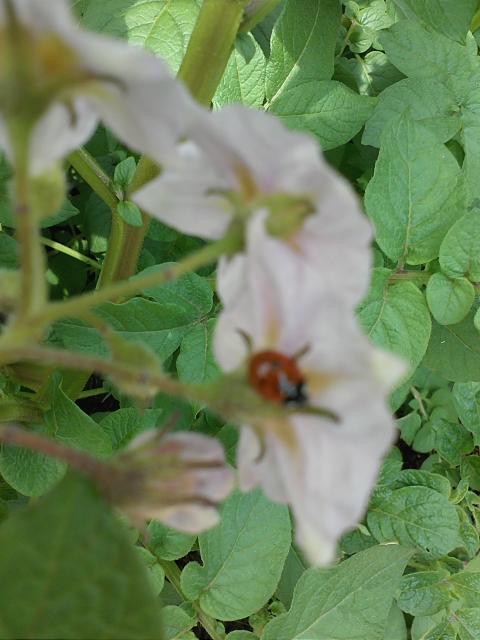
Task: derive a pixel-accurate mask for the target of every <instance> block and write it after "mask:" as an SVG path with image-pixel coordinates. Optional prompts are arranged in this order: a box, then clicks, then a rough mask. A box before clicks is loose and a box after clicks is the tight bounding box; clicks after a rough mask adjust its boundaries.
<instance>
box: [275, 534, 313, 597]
mask: <svg viewBox="0 0 480 640" xmlns="http://www.w3.org/2000/svg"><path fill="white" fill-rule="evenodd" d="M307 568H308V565H307V563H306V562H305V561H304V560H302V558H301V557H300V554H299V553H298V551H297V550H296V549H295V547H293V546H292V547H291V548H290V551H289V552H288V556H287V559H286V560H285V565H284V567H283V571H282V576H281V578H280V582H279V583H278V588H277V592H276V596H277V597H278V598H279V600H281V601H282V602H283V604H284V605H285V606H287V607H289V606H290V604H291V603H292V598H293V591H294V589H295V585H296V584H297V582H298V580H299V578H300V576H301V575H302V573H303V572H304V571H305V569H307Z"/></svg>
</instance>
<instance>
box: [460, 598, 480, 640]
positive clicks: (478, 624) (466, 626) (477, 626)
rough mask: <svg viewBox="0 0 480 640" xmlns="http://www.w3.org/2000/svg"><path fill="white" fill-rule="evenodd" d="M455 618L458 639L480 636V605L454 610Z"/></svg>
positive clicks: (471, 639)
mask: <svg viewBox="0 0 480 640" xmlns="http://www.w3.org/2000/svg"><path fill="white" fill-rule="evenodd" d="M477 604H478V602H477ZM455 619H456V621H457V629H458V637H459V639H460V640H478V638H479V637H480V607H477V608H475V609H473V608H472V609H460V611H455Z"/></svg>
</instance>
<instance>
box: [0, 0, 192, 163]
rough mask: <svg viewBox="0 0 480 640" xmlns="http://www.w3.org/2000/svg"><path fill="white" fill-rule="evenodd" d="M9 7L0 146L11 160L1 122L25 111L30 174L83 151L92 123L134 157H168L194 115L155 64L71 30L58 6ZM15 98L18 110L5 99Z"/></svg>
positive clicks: (63, 7)
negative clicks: (29, 119)
mask: <svg viewBox="0 0 480 640" xmlns="http://www.w3.org/2000/svg"><path fill="white" fill-rule="evenodd" d="M11 5H12V6H13V8H14V11H15V17H16V20H17V22H18V24H17V26H15V27H13V26H12V24H11V23H10V22H9V21H8V15H7V13H6V8H5V3H4V2H2V3H0V49H1V52H2V57H3V62H0V74H1V77H0V112H2V115H3V118H2V120H1V121H0V144H1V145H2V146H3V147H4V148H5V149H6V151H7V153H8V154H9V155H10V156H11V140H10V139H9V135H8V126H7V121H8V118H9V117H11V116H12V113H13V115H14V116H19V115H20V116H22V114H23V112H24V111H25V114H26V115H27V116H30V115H31V116H32V117H33V118H36V122H35V124H34V129H33V132H32V137H31V140H30V167H31V172H32V173H34V174H39V173H41V172H43V171H44V170H46V169H48V168H49V166H50V165H51V164H53V163H54V162H55V161H57V160H59V159H61V158H62V157H64V156H65V155H66V154H68V153H69V152H70V151H71V150H73V149H75V148H76V147H78V146H80V145H81V144H82V143H84V142H85V141H86V140H87V139H88V138H89V137H90V136H91V134H92V133H93V132H94V130H95V128H96V126H97V124H98V121H99V119H102V120H103V121H104V122H105V124H106V125H107V126H108V127H109V128H110V129H111V130H112V131H113V132H114V133H115V134H116V135H117V136H118V137H119V138H120V139H121V140H122V141H123V142H124V143H126V144H127V145H128V146H129V147H131V148H132V149H134V150H136V151H139V152H142V153H145V154H147V155H153V153H155V156H156V157H157V158H158V157H160V158H163V157H164V156H165V155H167V154H168V153H170V151H171V149H172V147H173V145H174V144H175V143H176V142H177V140H178V138H179V136H180V135H181V134H182V128H183V126H186V123H187V121H188V118H189V117H191V116H193V114H194V113H195V112H196V107H195V106H194V104H193V101H192V100H190V99H189V97H188V95H187V92H186V90H185V89H184V88H183V87H182V86H181V84H180V83H178V82H177V81H176V80H175V79H174V78H172V77H171V75H170V73H169V71H168V69H167V67H166V66H165V65H164V64H163V63H162V62H161V61H160V60H159V59H158V58H156V57H155V56H153V55H151V54H150V53H147V52H146V51H144V50H142V49H141V48H138V47H132V46H129V45H127V44H126V43H123V42H121V41H117V40H115V39H112V38H109V37H106V36H102V35H99V34H96V33H91V32H88V31H85V30H82V29H80V28H78V27H77V26H76V24H75V22H74V20H73V17H72V16H71V14H70V11H69V9H68V6H67V3H66V2H65V1H64V0H12V2H11ZM15 29H16V30H17V32H15ZM12 33H14V34H15V37H14V38H13V37H12V38H10V36H11V35H12ZM9 34H10V36H9ZM10 39H11V40H12V42H10ZM10 45H11V47H12V48H11V50H10V51H9V57H7V58H6V57H5V55H4V53H5V51H6V50H7V49H8V47H9V46H10ZM6 60H7V62H6ZM8 60H10V63H11V64H10V66H9V63H8ZM12 60H13V62H12ZM20 61H22V62H20ZM20 65H23V66H22V67H21V74H20V73H19V69H20ZM22 74H23V81H20V80H19V77H20V75H22ZM12 83H13V85H14V88H15V91H13V90H12ZM15 92H16V93H17V94H18V100H17V102H18V104H17V102H12V100H11V99H10V98H11V96H13V95H14V94H15ZM6 96H7V97H6ZM27 110H30V111H29V113H26V112H27Z"/></svg>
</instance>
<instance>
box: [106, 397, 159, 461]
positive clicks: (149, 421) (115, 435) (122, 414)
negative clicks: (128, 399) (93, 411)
mask: <svg viewBox="0 0 480 640" xmlns="http://www.w3.org/2000/svg"><path fill="white" fill-rule="evenodd" d="M160 414H161V411H160V410H158V409H156V410H150V409H144V410H143V411H142V412H140V411H138V409H134V408H130V407H128V408H125V409H118V410H117V411H112V412H111V413H108V414H107V415H106V416H105V417H104V418H102V420H100V423H99V424H100V427H101V428H102V430H103V431H104V433H105V434H106V435H107V436H108V437H109V439H110V442H111V444H112V449H113V450H114V451H117V450H118V449H123V447H125V446H126V445H127V444H128V443H129V442H130V441H131V440H133V438H134V437H135V436H137V435H138V434H139V433H141V432H142V431H146V430H147V429H153V428H155V427H156V425H157V422H158V418H159V415H160Z"/></svg>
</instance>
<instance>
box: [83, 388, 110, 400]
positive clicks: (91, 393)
mask: <svg viewBox="0 0 480 640" xmlns="http://www.w3.org/2000/svg"><path fill="white" fill-rule="evenodd" d="M104 393H110V389H107V387H97V388H96V389H86V390H85V391H82V392H81V393H79V394H78V400H85V398H94V397H95V396H101V395H103V394H104Z"/></svg>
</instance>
